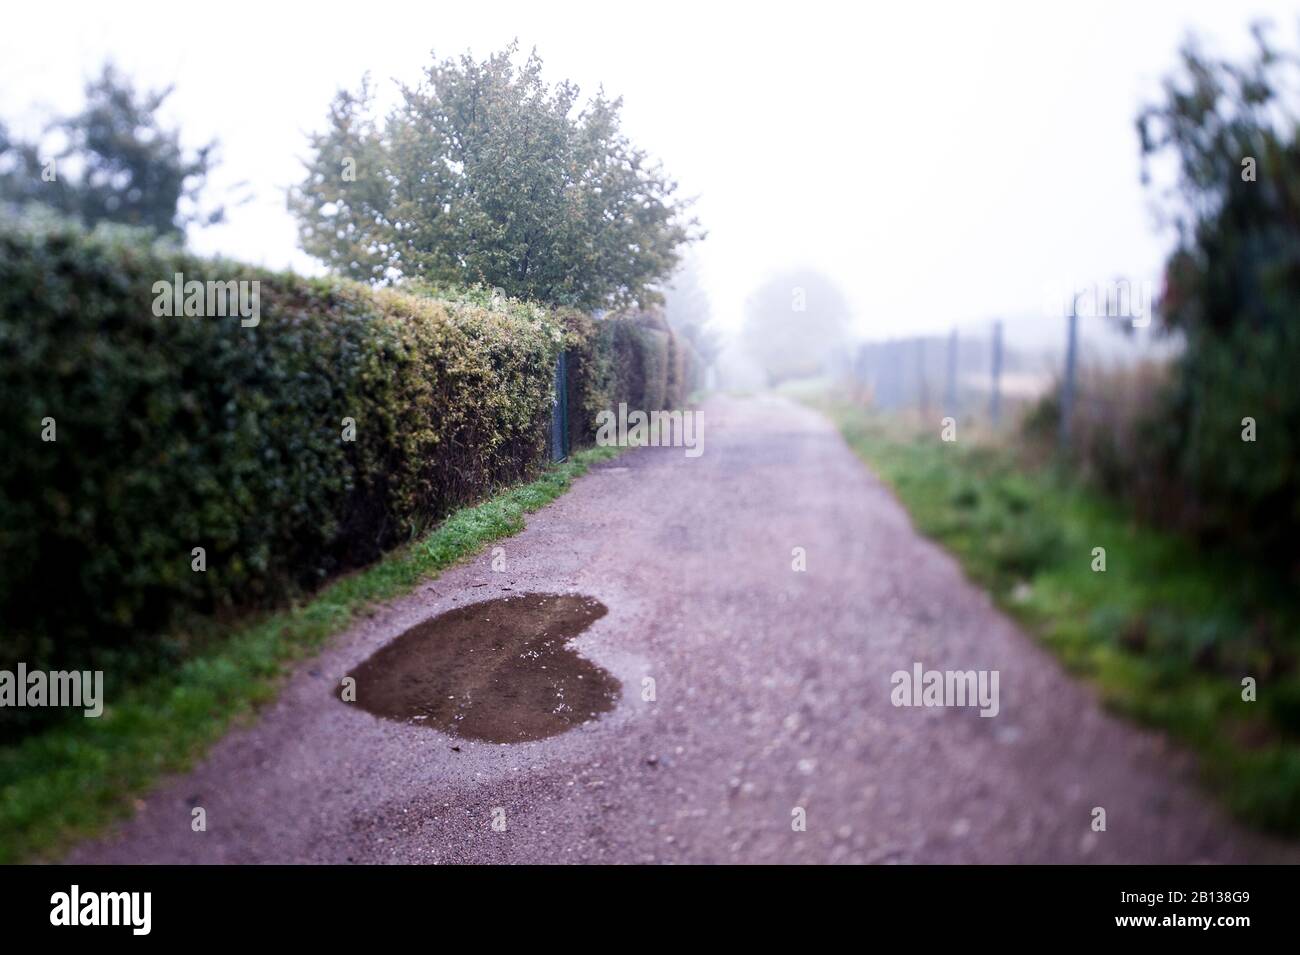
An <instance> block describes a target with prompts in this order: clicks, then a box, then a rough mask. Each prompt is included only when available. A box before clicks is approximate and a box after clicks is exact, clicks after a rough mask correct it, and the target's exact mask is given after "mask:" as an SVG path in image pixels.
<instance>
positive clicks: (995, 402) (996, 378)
mask: <svg viewBox="0 0 1300 955" xmlns="http://www.w3.org/2000/svg"><path fill="white" fill-rule="evenodd" d="M992 391H993V393H992V396H991V397H990V398H989V418H990V419H991V420H992V422H993V425H994V427H997V425H998V423H999V422H1000V421H1001V420H1002V322H1000V321H997V322H994V323H993V380H992Z"/></svg>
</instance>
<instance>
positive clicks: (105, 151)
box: [0, 64, 223, 235]
mask: <svg viewBox="0 0 1300 955" xmlns="http://www.w3.org/2000/svg"><path fill="white" fill-rule="evenodd" d="M171 92H172V88H171V87H167V88H166V89H162V90H156V91H147V92H137V90H136V89H135V87H134V86H133V85H132V83H131V82H130V80H129V79H127V78H126V77H124V76H122V75H121V74H120V73H118V72H117V71H116V70H115V69H114V68H113V66H112V65H111V64H107V65H105V66H104V68H103V71H102V72H101V74H100V75H99V77H98V78H96V79H94V80H91V81H90V82H88V83H87V84H86V102H85V105H84V106H83V107H82V109H81V111H80V112H79V113H76V114H75V115H73V116H68V117H65V118H61V119H55V120H54V121H52V122H51V123H50V124H49V125H48V126H47V127H46V130H45V134H44V135H43V136H42V138H41V140H40V141H39V142H24V141H21V140H18V139H15V138H13V137H12V136H10V135H9V133H8V131H7V130H6V129H4V128H3V127H0V202H3V203H4V204H6V205H9V206H11V207H26V206H29V205H32V204H39V205H42V206H45V207H48V208H50V209H53V210H55V211H56V212H58V213H61V214H63V215H66V216H69V217H71V218H75V219H79V220H80V221H81V222H83V223H84V224H85V225H87V226H94V225H96V224H98V223H100V222H115V223H121V224H124V225H131V226H139V227H143V228H148V229H152V230H154V231H155V232H158V233H159V234H171V235H179V234H181V233H182V232H183V231H184V229H185V227H186V226H187V225H189V224H190V223H199V224H211V223H214V222H219V221H220V220H221V218H222V216H223V212H222V210H221V209H216V210H209V211H200V209H199V194H200V192H201V190H202V189H203V186H204V184H205V182H206V180H207V177H208V174H209V173H210V172H211V170H212V168H213V166H214V165H215V151H216V143H215V142H212V143H208V144H207V145H205V146H202V147H200V148H199V149H197V150H195V151H194V152H192V153H191V152H187V151H186V150H185V149H184V148H183V147H182V146H181V143H180V131H179V130H177V129H175V128H167V127H164V126H163V125H162V124H161V122H160V121H159V119H158V110H159V109H160V108H161V107H162V105H163V103H164V102H165V101H166V99H167V97H168V96H170V95H171Z"/></svg>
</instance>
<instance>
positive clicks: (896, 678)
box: [889, 661, 1001, 716]
mask: <svg viewBox="0 0 1300 955" xmlns="http://www.w3.org/2000/svg"><path fill="white" fill-rule="evenodd" d="M998 679H999V671H997V670H927V669H925V667H924V666H922V665H921V663H920V662H919V661H918V662H916V663H913V664H912V669H911V670H910V671H909V670H895V671H894V672H893V673H892V674H890V677H889V682H890V684H892V686H893V690H891V691H890V693H889V701H890V702H891V703H893V704H894V705H895V706H927V707H929V706H978V707H979V708H980V716H997V715H998V710H999V709H1000V708H1001V707H1000V704H999V702H998Z"/></svg>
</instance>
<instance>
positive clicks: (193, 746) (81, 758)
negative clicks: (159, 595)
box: [0, 448, 618, 864]
mask: <svg viewBox="0 0 1300 955" xmlns="http://www.w3.org/2000/svg"><path fill="white" fill-rule="evenodd" d="M617 452H618V449H616V448H589V449H587V450H584V451H580V452H579V453H577V454H576V455H574V456H573V457H572V458H570V459H569V460H568V461H565V462H563V463H561V464H557V465H554V466H552V467H550V468H548V469H547V470H546V471H545V473H544V474H542V475H541V476H540V477H539V478H537V479H536V480H534V481H530V482H528V483H526V484H520V485H518V486H516V487H513V488H511V489H509V490H507V491H505V492H504V493H502V494H499V495H498V496H496V497H494V498H492V499H490V500H488V501H485V502H484V503H482V504H479V505H477V506H474V507H466V508H462V509H460V510H458V511H456V512H455V513H454V514H452V515H451V516H450V517H449V518H447V520H446V521H444V522H443V523H442V524H441V525H439V526H438V527H437V528H436V529H435V530H433V531H432V532H430V533H429V534H428V535H427V536H425V537H423V538H422V539H421V540H419V541H418V542H416V543H414V544H411V545H409V546H407V547H404V548H401V549H399V550H397V551H395V552H393V553H391V554H389V555H388V556H386V557H384V558H383V559H382V560H380V561H379V562H378V563H376V564H374V565H373V566H371V567H369V568H367V569H365V570H362V571H359V572H357V573H355V574H352V575H350V576H346V577H343V578H341V579H339V580H337V581H335V582H334V583H332V584H330V585H328V586H327V587H325V588H324V589H322V590H321V591H320V592H319V593H318V594H316V595H315V596H314V597H312V598H310V599H308V600H305V601H303V602H301V603H298V604H295V605H294V606H292V607H290V608H288V609H285V610H282V611H279V612H277V613H273V614H269V615H265V616H262V617H258V618H254V619H251V620H248V621H245V622H243V623H241V624H237V625H234V626H226V627H222V626H220V625H218V624H215V623H209V624H208V625H207V626H206V627H205V628H204V630H203V632H202V633H201V634H199V635H198V636H200V637H201V641H200V642H201V645H202V649H201V650H199V651H197V652H195V653H194V654H193V655H192V656H189V657H188V658H186V659H184V660H180V661H177V662H175V663H174V664H173V665H171V666H168V667H166V668H165V669H163V670H161V671H159V672H157V673H155V674H154V675H153V676H152V677H151V678H149V679H148V680H145V681H142V682H139V683H137V684H135V685H132V686H129V687H122V688H119V687H116V686H114V685H113V684H112V683H111V682H110V684H109V687H110V689H109V690H108V691H107V692H106V694H105V695H106V697H107V703H106V705H105V707H104V712H103V715H102V716H101V717H99V718H97V719H85V718H83V717H81V716H80V714H79V713H76V714H75V715H71V716H67V717H65V718H64V719H63V720H61V721H60V722H58V723H57V724H55V725H53V726H50V727H48V728H46V729H45V731H44V732H41V733H38V734H33V735H30V736H27V737H26V738H24V739H22V740H20V741H18V742H17V743H14V744H11V745H8V746H4V747H0V864H6V863H13V862H18V861H22V860H23V859H27V858H32V857H37V856H40V857H48V856H50V855H53V854H57V852H58V851H59V850H60V849H63V848H65V847H66V846H68V845H70V844H71V843H72V842H73V841H75V840H76V839H78V838H81V837H84V836H87V835H90V834H92V833H94V832H95V831H96V830H97V829H98V828H99V827H100V826H102V825H104V824H105V823H107V822H109V821H111V820H112V819H114V818H117V817H120V816H123V815H126V814H127V813H128V812H129V810H130V808H131V798H132V797H133V796H134V795H136V794H138V793H140V792H141V791H143V790H144V789H146V788H147V787H148V786H149V785H150V784H151V783H153V782H154V781H155V780H157V779H158V777H159V776H160V775H162V774H163V773H168V772H177V771H181V770H184V769H186V768H187V767H188V766H190V765H192V763H193V762H194V760H195V759H197V758H198V757H199V756H201V755H202V754H203V752H204V751H205V750H206V749H207V747H208V746H209V745H211V744H212V743H214V742H215V741H216V740H218V739H219V738H220V737H221V736H222V734H223V733H225V732H226V730H227V729H229V727H230V726H231V725H232V724H233V723H236V722H238V721H240V720H243V719H246V718H248V717H249V716H251V715H252V714H253V713H254V712H255V711H256V709H257V707H258V706H259V705H261V704H263V703H266V702H268V701H270V700H272V699H274V697H275V694H276V692H277V690H278V688H279V686H280V683H281V681H282V679H283V676H284V675H285V673H286V672H287V671H288V667H289V665H290V664H292V663H293V662H294V661H295V660H299V659H302V658H304V657H306V656H309V655H310V654H312V653H314V652H315V651H316V650H318V649H319V648H320V647H321V646H322V644H323V643H324V642H325V641H326V640H327V639H328V638H329V637H331V636H333V635H335V634H337V633H339V632H341V631H343V630H344V629H346V628H347V627H348V626H349V625H350V624H351V623H352V622H353V621H354V620H356V619H357V617H358V616H359V615H360V614H363V613H364V612H365V611H366V609H367V608H368V607H371V606H373V605H375V604H377V603H380V602H382V601H385V600H391V599H393V598H395V597H400V596H401V595H403V594H406V593H409V592H411V591H412V590H414V589H415V587H416V586H417V585H418V584H420V583H421V582H422V581H424V580H427V579H430V578H432V577H436V576H437V574H438V573H439V572H440V571H442V570H444V569H446V568H447V567H450V566H451V565H453V564H455V563H457V562H458V561H462V560H464V559H466V558H468V557H472V556H473V555H475V554H477V553H479V552H480V551H481V550H482V549H483V547H484V546H485V545H486V544H488V543H489V542H491V541H494V540H497V539H499V538H502V537H508V536H511V535H513V534H517V533H519V531H521V530H523V528H524V515H526V514H528V513H530V512H532V511H535V510H537V509H538V508H541V507H544V506H545V505H547V504H549V503H550V502H551V501H553V500H555V499H556V498H557V497H559V496H560V495H561V494H563V493H564V492H565V490H567V489H568V487H569V486H570V484H571V483H572V482H573V480H574V479H575V478H576V477H578V476H579V475H581V474H583V473H585V472H586V470H587V469H588V468H589V467H590V466H591V465H592V464H594V463H597V462H600V461H604V460H607V459H609V458H611V457H613V456H614V455H615V454H617ZM110 680H111V674H110ZM119 690H120V691H119Z"/></svg>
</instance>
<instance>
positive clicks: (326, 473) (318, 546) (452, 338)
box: [0, 226, 563, 714]
mask: <svg viewBox="0 0 1300 955" xmlns="http://www.w3.org/2000/svg"><path fill="white" fill-rule="evenodd" d="M175 273H183V274H184V276H185V279H186V280H187V281H189V280H192V279H197V280H200V281H203V280H208V279H213V280H229V279H232V278H234V279H239V280H250V281H251V280H257V281H258V282H259V283H260V306H261V318H260V324H258V325H257V327H255V328H244V327H241V325H240V321H239V319H238V318H194V317H188V318H187V317H178V318H164V317H155V315H154V314H153V310H152V304H153V301H154V295H153V292H152V286H153V283H155V282H157V281H159V280H171V279H172V277H173V276H174V274H175ZM562 347H563V331H562V327H561V325H560V324H559V323H558V322H557V321H556V320H555V319H554V318H553V317H552V316H550V315H549V314H548V313H547V312H545V311H544V310H542V309H540V308H537V307H534V306H530V305H525V304H521V303H517V302H508V303H504V304H498V305H492V304H490V301H489V300H488V299H486V298H485V297H483V296H476V295H474V294H460V295H445V296H444V297H443V298H441V299H432V298H427V297H418V296H414V295H409V294H404V293H401V292H395V291H380V292H376V291H373V290H370V289H368V288H366V287H364V286H361V285H357V284H355V283H351V282H348V281H342V280H323V279H306V278H302V277H299V276H295V275H292V274H282V273H272V272H266V271H258V270H253V269H247V268H244V267H242V266H238V265H236V264H234V263H228V262H214V261H205V260H202V259H198V258H195V257H192V256H189V255H185V254H183V253H180V252H178V251H176V250H174V249H170V248H168V247H165V246H162V245H151V244H149V243H148V242H147V241H145V240H144V239H142V238H140V237H139V236H134V235H128V234H125V233H121V232H118V233H110V232H97V233H91V234H87V233H84V232H81V231H79V230H77V229H75V228H73V227H70V226H53V227H46V228H43V229H39V230H32V229H16V228H11V227H4V228H0V367H2V368H3V370H4V374H3V376H0V401H2V402H3V404H4V407H6V408H7V409H8V413H6V414H5V415H4V416H3V421H2V422H0V441H2V442H3V446H4V447H5V452H6V453H5V455H4V456H3V459H2V460H0V566H3V567H4V574H3V575H0V612H2V613H3V621H4V627H5V639H4V641H3V644H2V645H0V667H3V668H12V666H13V664H14V663H15V662H16V661H18V660H23V661H25V662H26V663H27V665H28V666H29V668H61V667H67V666H73V667H76V668H85V667H88V666H101V665H103V664H104V663H105V662H106V661H107V660H108V659H110V658H112V659H114V660H116V661H117V662H118V663H121V662H122V660H123V657H122V656H121V653H120V651H123V650H130V651H132V653H133V654H137V653H139V651H141V650H142V649H143V650H145V651H146V655H147V653H148V652H157V651H160V650H166V649H167V645H166V644H164V643H163V642H161V641H159V640H156V639H155V640H153V641H150V639H149V638H150V637H157V635H159V634H161V633H163V632H164V631H166V630H168V629H169V628H172V627H174V626H176V625H177V624H178V623H179V620H178V616H180V615H182V614H185V613H189V612H197V613H201V614H210V613H213V612H228V611H230V610H235V609H241V608H247V607H253V606H259V605H266V604H269V603H272V602H275V601H280V600H283V599H284V598H285V597H287V596H289V595H290V594H292V593H294V592H295V591H297V590H299V589H300V588H303V587H307V586H311V585H314V584H317V583H319V582H320V581H321V580H323V579H324V578H326V577H328V576H330V575H332V574H336V573H338V572H340V571H343V570H346V569H348V568H350V567H355V566H358V565H360V564H363V563H365V562H367V561H370V560H372V559H374V558H375V557H376V556H377V555H378V554H380V553H381V552H382V551H383V550H385V549H386V548H389V547H391V546H393V545H394V544H396V543H399V542H401V541H404V540H406V539H409V538H410V537H411V536H412V535H413V534H414V533H415V532H416V531H418V530H419V529H420V528H421V527H423V526H424V525H426V524H427V523H428V522H430V521H432V520H436V519H438V518H440V517H441V516H443V515H444V514H446V513H447V512H448V511H449V510H450V509H452V508H453V507H455V506H457V505H459V504H462V503H465V502H467V501H470V500H472V499H474V498H476V497H481V496H482V495H484V494H486V493H488V492H489V491H490V490H491V489H493V488H494V487H496V486H498V485H501V484H504V483H506V482H513V481H516V480H518V479H520V478H521V477H523V476H524V475H526V474H527V473H528V472H529V471H530V470H531V469H533V468H534V467H535V466H537V465H538V464H539V463H540V462H541V461H543V459H544V449H545V436H546V426H547V421H548V416H549V415H550V412H551V407H552V389H553V373H554V372H553V370H554V365H555V360H556V357H557V355H558V353H559V351H560V349H561V348H562ZM46 417H49V418H53V419H54V422H55V425H54V426H55V428H56V432H55V437H56V440H55V441H53V442H47V441H44V440H42V419H44V418H46ZM345 418H351V419H353V420H354V421H355V427H356V436H355V441H345V440H343V428H344V420H343V419H345ZM195 547H203V548H204V549H205V550H206V563H207V570H206V572H204V573H198V572H195V571H194V570H192V569H191V559H192V558H191V550H192V548H195ZM172 649H175V648H172ZM5 712H6V714H10V713H14V712H17V711H15V710H6V711H5Z"/></svg>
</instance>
